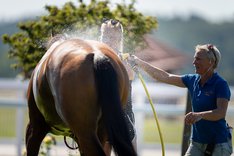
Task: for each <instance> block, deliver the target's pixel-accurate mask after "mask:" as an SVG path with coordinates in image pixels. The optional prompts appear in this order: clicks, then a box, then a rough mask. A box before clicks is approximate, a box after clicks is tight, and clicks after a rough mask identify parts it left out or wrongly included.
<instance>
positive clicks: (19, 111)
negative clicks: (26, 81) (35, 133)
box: [16, 79, 26, 156]
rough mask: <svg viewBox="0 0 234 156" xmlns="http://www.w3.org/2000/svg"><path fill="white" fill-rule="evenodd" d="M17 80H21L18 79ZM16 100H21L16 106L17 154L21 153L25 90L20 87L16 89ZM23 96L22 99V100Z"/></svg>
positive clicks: (19, 155) (18, 155)
mask: <svg viewBox="0 0 234 156" xmlns="http://www.w3.org/2000/svg"><path fill="white" fill-rule="evenodd" d="M18 81H21V80H20V79H18ZM17 96H18V97H17V98H18V99H19V100H18V101H23V103H18V107H16V149H17V156H21V155H22V145H23V136H24V135H23V130H24V113H25V109H24V107H23V105H24V104H25V103H26V96H25V90H24V89H21V90H18V91H17ZM22 98H23V100H22Z"/></svg>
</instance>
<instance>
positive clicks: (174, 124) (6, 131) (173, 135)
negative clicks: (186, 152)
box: [0, 107, 183, 144]
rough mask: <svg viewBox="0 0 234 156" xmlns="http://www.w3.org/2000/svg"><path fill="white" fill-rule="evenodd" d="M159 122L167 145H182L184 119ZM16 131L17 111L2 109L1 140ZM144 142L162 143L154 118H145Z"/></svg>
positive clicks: (26, 120) (162, 119) (26, 119)
mask: <svg viewBox="0 0 234 156" xmlns="http://www.w3.org/2000/svg"><path fill="white" fill-rule="evenodd" d="M27 122H28V118H27V111H26V109H25V123H24V127H25V128H26V124H27ZM159 122H160V127H161V131H162V135H163V139H164V142H165V143H166V144H168V143H174V144H181V143H182V133H183V118H181V117H180V118H176V119H166V118H159ZM15 129H16V109H15V108H4V107H0V139H1V138H8V137H10V138H14V137H15V136H16V131H15ZM24 133H25V129H24ZM22 135H24V134H22ZM144 142H146V143H159V142H160V138H159V134H158V129H157V126H156V123H155V120H154V118H153V117H146V118H145V123H144Z"/></svg>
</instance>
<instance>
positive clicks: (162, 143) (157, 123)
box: [136, 72, 165, 156]
mask: <svg viewBox="0 0 234 156" xmlns="http://www.w3.org/2000/svg"><path fill="white" fill-rule="evenodd" d="M136 73H137V75H138V77H139V79H140V80H141V83H142V85H143V87H144V89H145V93H146V95H147V98H148V100H149V103H150V106H151V109H152V111H153V114H154V119H155V122H156V125H157V127H158V133H159V137H160V142H161V146H162V156H165V146H164V141H163V136H162V132H161V128H160V124H159V121H158V117H157V113H156V111H155V108H154V105H153V101H152V99H151V97H150V95H149V92H148V89H147V87H146V85H145V81H144V79H143V77H142V75H141V74H140V73H139V72H136Z"/></svg>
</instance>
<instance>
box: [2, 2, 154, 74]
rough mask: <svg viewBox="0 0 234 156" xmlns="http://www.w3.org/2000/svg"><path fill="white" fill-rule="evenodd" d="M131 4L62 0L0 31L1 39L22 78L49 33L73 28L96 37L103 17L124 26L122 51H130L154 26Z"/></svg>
mask: <svg viewBox="0 0 234 156" xmlns="http://www.w3.org/2000/svg"><path fill="white" fill-rule="evenodd" d="M134 4H135V0H132V2H131V3H130V4H126V3H124V2H123V3H122V4H116V5H115V7H114V8H113V9H111V7H110V5H111V3H110V1H109V0H106V1H97V0H91V2H90V4H85V3H83V2H82V0H79V2H78V6H75V5H74V3H72V2H68V3H65V4H64V6H63V7H62V8H58V7H56V6H45V9H46V10H47V11H48V15H44V16H40V17H38V18H37V19H35V20H30V21H26V22H22V23H19V24H18V27H19V29H20V31H19V32H17V33H15V34H13V35H7V34H5V35H3V42H4V43H6V44H8V45H9V46H10V49H9V51H8V53H9V56H10V57H11V58H13V59H16V61H17V63H16V64H15V65H14V67H15V68H19V69H20V71H22V74H23V76H24V77H25V78H28V77H30V75H31V72H32V71H33V69H34V68H35V66H36V64H37V63H38V62H39V60H40V59H41V57H42V56H43V55H44V53H45V52H46V42H47V40H48V39H49V38H50V36H51V34H61V33H66V34H70V35H71V34H74V30H76V31H75V33H79V35H78V36H82V34H85V35H86V36H87V35H88V36H93V38H92V39H98V38H97V36H99V35H100V34H99V33H100V32H99V28H100V25H101V21H102V19H103V18H114V19H117V20H119V21H121V23H122V24H123V26H124V28H125V30H124V36H125V52H131V51H134V49H135V48H137V47H141V46H144V42H143V35H144V34H146V33H149V32H150V31H151V30H152V29H154V28H156V27H157V20H156V18H155V17H151V16H144V15H143V14H142V13H140V12H138V11H136V9H135V8H134ZM87 30H88V32H87ZM133 47H134V48H133Z"/></svg>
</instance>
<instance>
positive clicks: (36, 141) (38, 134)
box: [26, 81, 49, 156]
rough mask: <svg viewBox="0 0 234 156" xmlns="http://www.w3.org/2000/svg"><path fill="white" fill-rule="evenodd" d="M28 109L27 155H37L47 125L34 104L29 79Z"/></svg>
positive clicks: (47, 128)
mask: <svg viewBox="0 0 234 156" xmlns="http://www.w3.org/2000/svg"><path fill="white" fill-rule="evenodd" d="M28 109H29V123H28V126H27V129H26V149H27V156H36V155H38V152H39V149H40V145H41V142H42V140H43V138H44V137H45V135H46V134H47V133H48V131H49V126H48V125H47V124H46V122H45V119H44V117H43V116H42V114H41V113H40V111H39V110H38V108H37V106H36V102H35V99H34V96H33V90H32V81H30V84H29V90H28Z"/></svg>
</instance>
